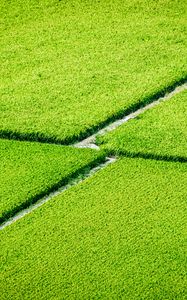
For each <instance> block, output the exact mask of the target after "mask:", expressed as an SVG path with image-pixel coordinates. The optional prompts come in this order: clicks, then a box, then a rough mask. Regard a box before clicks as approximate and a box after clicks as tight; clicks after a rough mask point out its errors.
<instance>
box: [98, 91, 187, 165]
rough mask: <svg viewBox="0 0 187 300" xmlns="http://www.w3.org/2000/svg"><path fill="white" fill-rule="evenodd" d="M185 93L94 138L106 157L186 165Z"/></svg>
mask: <svg viewBox="0 0 187 300" xmlns="http://www.w3.org/2000/svg"><path fill="white" fill-rule="evenodd" d="M186 99H187V91H184V92H181V93H179V94H178V95H176V96H174V97H173V98H172V99H171V100H169V101H168V102H162V103H161V104H159V105H158V106H156V107H154V108H152V109H151V110H149V111H147V112H145V113H143V114H142V115H140V116H139V117H138V118H135V119H133V120H130V121H129V122H127V123H125V124H124V125H122V126H120V127H119V128H118V129H116V130H115V131H113V132H111V133H109V134H107V135H105V136H98V138H97V141H98V143H99V144H103V148H104V149H106V151H107V152H109V153H117V154H119V153H121V154H126V155H132V156H133V155H143V156H144V157H146V156H152V157H157V158H158V157H160V158H165V159H173V160H180V161H186V162H187V122H186V120H187V100H186Z"/></svg>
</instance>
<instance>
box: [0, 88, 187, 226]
mask: <svg viewBox="0 0 187 300" xmlns="http://www.w3.org/2000/svg"><path fill="white" fill-rule="evenodd" d="M186 89H187V83H184V84H182V85H180V86H178V87H176V88H175V89H174V90H173V91H171V92H170V93H167V94H166V95H165V96H164V97H160V98H159V99H156V100H155V101H153V102H152V103H150V104H148V105H146V106H145V107H142V108H140V109H138V110H136V111H135V112H133V113H131V114H129V115H127V116H124V117H123V118H121V119H119V120H116V121H114V122H113V123H111V124H110V125H108V126H106V127H104V128H102V129H100V130H98V131H97V132H96V133H95V134H93V135H91V136H90V137H88V138H86V139H84V140H82V141H81V142H79V143H75V144H74V145H73V146H74V147H76V148H93V149H96V150H99V149H100V148H99V146H97V145H96V143H95V142H96V137H97V136H99V135H105V134H106V133H108V132H110V131H113V130H115V129H116V128H118V127H119V126H120V125H122V124H124V123H125V122H128V121H129V120H131V119H134V118H136V117H137V116H138V115H140V114H142V113H143V112H145V111H147V110H149V109H151V108H153V107H155V106H156V105H159V104H160V103H161V102H163V101H167V100H169V99H171V98H172V97H173V96H175V95H176V94H178V93H180V92H182V91H184V90H186ZM152 159H154V157H153V158H152ZM115 161H116V158H115V157H107V158H106V162H105V163H101V164H99V165H97V166H96V167H94V168H93V169H91V170H89V172H87V173H85V174H84V175H83V177H82V178H81V179H80V178H78V177H77V179H73V180H70V181H69V183H68V184H67V185H65V186H62V187H61V188H59V189H58V190H56V191H54V192H52V193H50V194H49V195H47V196H45V197H43V198H41V199H40V200H38V201H37V202H36V203H35V204H33V205H31V206H30V207H28V208H27V209H23V210H22V211H20V212H19V213H17V214H15V215H14V216H13V217H11V218H10V219H8V220H7V221H6V222H4V223H3V224H2V225H1V226H0V230H2V229H4V228H5V227H7V226H9V225H11V224H12V223H14V222H16V221H17V220H19V219H21V218H22V217H24V216H25V215H27V214H29V213H30V212H32V211H33V210H35V209H37V208H38V207H40V206H41V205H43V204H44V203H45V202H47V201H49V200H50V199H52V198H53V197H55V196H57V195H59V194H60V193H63V192H64V191H66V190H67V189H69V188H71V187H72V186H74V185H77V184H79V183H80V182H82V181H84V180H85V179H86V178H89V177H91V176H92V175H93V174H94V173H96V172H98V171H99V170H101V169H103V168H105V167H106V166H107V165H108V164H111V163H113V162H115Z"/></svg>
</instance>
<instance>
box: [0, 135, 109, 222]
mask: <svg viewBox="0 0 187 300" xmlns="http://www.w3.org/2000/svg"><path fill="white" fill-rule="evenodd" d="M103 160H104V155H103V154H102V152H96V151H94V150H91V149H75V148H72V147H62V146H59V145H50V144H40V143H31V142H18V141H8V140H0V169H1V174H2V176H1V181H0V191H1V194H0V222H2V221H3V220H5V219H6V218H8V217H10V216H11V215H14V214H15V212H16V211H19V210H21V209H22V208H25V207H27V206H29V205H30V204H31V203H33V202H35V201H36V200H38V199H39V198H41V197H42V196H44V195H46V194H48V193H49V192H50V191H52V190H55V189H57V188H58V187H59V186H62V185H63V184H66V183H67V182H68V179H69V178H71V177H75V176H77V175H78V174H80V175H81V172H83V171H84V170H85V168H91V167H93V166H94V165H96V164H98V163H99V162H101V161H103Z"/></svg>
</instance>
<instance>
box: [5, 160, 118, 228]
mask: <svg viewBox="0 0 187 300" xmlns="http://www.w3.org/2000/svg"><path fill="white" fill-rule="evenodd" d="M115 161H116V158H115V157H107V158H106V161H105V162H104V163H101V164H99V165H98V166H96V167H94V168H93V169H91V170H89V171H88V172H87V173H85V174H83V175H82V174H81V175H82V176H81V178H76V179H72V180H70V182H69V183H68V184H66V185H65V186H62V187H60V188H59V189H58V190H57V191H55V192H52V193H50V194H49V195H47V196H45V197H43V198H41V199H40V200H39V201H37V202H36V203H35V204H32V205H31V206H30V207H28V208H26V209H23V210H21V211H20V212H18V213H17V214H16V215H14V216H13V217H11V218H10V219H8V220H7V221H6V222H4V223H3V224H2V225H1V226H0V230H2V229H4V228H5V227H7V226H9V225H11V224H12V223H14V222H16V221H17V220H19V219H21V218H23V217H24V216H25V215H27V214H29V213H31V212H32V211H33V210H35V209H37V208H38V207H40V206H41V205H43V204H44V203H46V202H47V201H49V200H50V199H52V198H54V197H55V196H57V195H59V194H61V193H63V192H65V191H66V190H68V189H69V188H71V187H72V186H74V185H77V184H79V183H81V182H82V181H84V180H85V179H86V178H89V177H91V176H92V175H94V174H95V173H96V172H98V171H100V170H101V169H103V168H105V167H106V166H108V165H109V164H111V163H114V162H115Z"/></svg>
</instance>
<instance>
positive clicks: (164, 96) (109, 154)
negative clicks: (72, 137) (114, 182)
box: [0, 78, 187, 230]
mask: <svg viewBox="0 0 187 300" xmlns="http://www.w3.org/2000/svg"><path fill="white" fill-rule="evenodd" d="M185 79H186V78H185ZM185 89H187V82H186V80H184V82H183V84H182V85H177V83H175V84H173V85H170V86H169V87H168V88H167V89H164V90H163V91H160V92H158V93H156V94H154V95H153V96H152V97H151V98H149V99H147V101H146V102H145V103H144V104H146V103H147V104H146V105H144V104H141V103H142V102H141V103H140V108H138V109H137V110H135V111H133V112H132V113H129V114H127V115H126V114H125V113H124V112H123V116H122V117H121V118H118V119H117V120H116V119H115V120H114V122H111V123H110V124H108V125H107V126H105V127H103V128H101V129H98V130H97V131H96V132H94V133H93V134H92V135H90V136H89V137H86V138H85V139H83V140H81V141H80V142H77V143H76V142H75V143H73V144H70V145H71V146H73V147H77V148H94V149H96V150H100V148H99V146H98V145H97V144H96V138H97V136H99V135H104V134H106V133H107V132H110V131H112V130H115V129H116V128H117V127H119V126H120V125H122V124H123V123H125V122H127V121H129V120H131V119H134V118H136V117H137V116H138V115H140V114H142V113H143V112H145V111H147V110H149V109H151V108H153V107H154V106H156V105H158V104H160V103H161V102H163V101H166V100H169V99H171V98H172V97H173V96H174V95H176V94H178V93H180V92H182V91H183V90H185ZM141 105H143V107H141ZM130 110H131V108H129V109H128V111H130ZM18 137H19V134H18V135H16V134H15V135H13V136H12V138H10V139H14V140H20V141H25V139H18ZM22 137H23V136H22ZM24 137H26V136H25V135H24ZM0 138H4V139H8V137H7V136H6V134H5V135H3V132H2V131H0ZM26 138H27V137H26ZM27 141H32V142H44V143H50V142H49V141H44V140H43V141H41V140H39V139H38V140H35V141H33V140H27ZM53 144H61V142H58V141H57V142H55V143H53ZM62 145H63V144H62ZM67 146H69V145H68V144H67ZM118 155H123V156H126V157H130V158H144V159H154V160H162V161H172V162H181V163H182V162H185V163H186V162H187V158H185V157H177V156H176V157H172V156H160V155H154V154H144V153H141V152H139V153H130V152H128V151H116V152H115V151H112V150H111V151H110V150H108V151H107V150H106V151H105V156H102V157H100V158H97V159H95V160H94V161H92V162H90V163H89V164H88V165H86V166H84V167H82V168H80V169H79V170H77V171H76V172H74V173H73V174H70V175H69V176H67V177H65V178H63V179H62V180H60V181H59V182H58V183H56V184H55V185H53V186H51V187H49V188H48V189H47V190H45V191H43V192H41V193H39V194H37V195H36V196H35V197H33V198H32V199H28V200H26V201H25V203H24V204H21V205H20V206H17V207H16V208H15V209H14V210H12V211H8V212H6V213H5V214H4V215H3V217H1V218H0V230H2V229H4V228H5V227H7V226H8V225H11V224H12V223H14V222H15V221H17V220H19V219H21V218H22V217H24V216H25V215H27V214H29V213H30V212H32V211H33V210H35V209H36V208H38V207H40V206H41V205H43V204H44V203H46V202H47V201H49V200H50V199H52V198H53V197H55V196H57V195H59V194H60V193H62V192H64V191H66V190H67V189H69V188H71V187H72V186H74V185H77V184H79V183H81V182H83V181H84V180H85V179H86V178H89V177H91V176H92V175H93V174H95V173H96V172H98V171H99V170H101V169H103V168H104V167H106V166H107V165H108V164H110V163H113V162H115V161H116V160H117V156H118Z"/></svg>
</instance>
